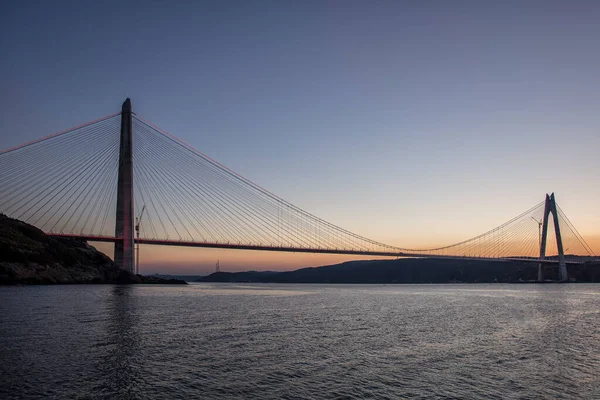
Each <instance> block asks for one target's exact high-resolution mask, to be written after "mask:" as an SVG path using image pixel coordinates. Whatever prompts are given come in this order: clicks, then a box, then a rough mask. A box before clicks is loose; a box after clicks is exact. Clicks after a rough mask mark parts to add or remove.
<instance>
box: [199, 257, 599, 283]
mask: <svg viewBox="0 0 600 400" xmlns="http://www.w3.org/2000/svg"><path fill="white" fill-rule="evenodd" d="M568 271H569V277H570V279H571V280H572V281H575V282H600V263H592V262H588V263H584V264H578V265H569V266H568ZM545 276H546V279H547V280H548V281H557V280H558V268H557V267H556V266H546V267H545ZM536 278H537V264H535V263H524V262H516V261H482V260H443V259H425V258H420V259H417V258H405V259H397V260H368V261H350V262H345V263H342V264H336V265H328V266H323V267H314V268H302V269H298V270H295V271H287V272H260V271H247V272H215V273H213V274H211V275H208V276H205V277H202V278H200V279H198V280H197V282H264V283H269V282H277V283H493V282H499V283H522V282H534V281H535V280H536Z"/></svg>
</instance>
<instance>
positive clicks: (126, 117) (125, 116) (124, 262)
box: [114, 99, 135, 273]
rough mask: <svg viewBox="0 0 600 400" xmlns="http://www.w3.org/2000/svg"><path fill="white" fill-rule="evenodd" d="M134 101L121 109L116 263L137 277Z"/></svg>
mask: <svg viewBox="0 0 600 400" xmlns="http://www.w3.org/2000/svg"><path fill="white" fill-rule="evenodd" d="M132 136H133V135H132V111H131V100H129V99H127V100H125V102H124V103H123V107H122V108H121V144H120V149H119V177H118V182H117V218H116V221H115V238H117V239H118V240H117V241H116V242H115V256H114V261H115V263H116V264H117V265H118V266H119V267H121V268H122V269H124V270H126V271H129V272H131V273H134V272H135V271H134V266H135V253H134V236H133V229H134V223H133V215H134V213H133V212H134V210H133V159H132V158H133V157H132V154H133V143H132Z"/></svg>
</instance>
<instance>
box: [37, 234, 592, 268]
mask: <svg viewBox="0 0 600 400" xmlns="http://www.w3.org/2000/svg"><path fill="white" fill-rule="evenodd" d="M48 236H54V237H66V238H71V239H80V240H85V241H90V242H107V243H117V242H119V241H121V240H122V239H120V238H116V237H109V236H93V235H70V234H56V233H49V234H48ZM135 243H139V244H148V245H156V246H179V247H204V248H213V249H231V250H258V251H280V252H288V253H316V254H343V255H359V256H376V257H406V258H435V259H446V260H480V261H520V262H528V263H535V264H539V263H542V264H558V260H554V259H545V260H539V259H538V258H535V257H507V258H490V257H471V256H451V255H439V254H426V253H409V252H394V251H390V252H385V251H364V250H352V249H350V250H349V249H316V248H302V247H285V246H262V245H248V244H236V243H209V242H185V241H176V240H157V239H135ZM566 263H567V264H582V263H583V261H566Z"/></svg>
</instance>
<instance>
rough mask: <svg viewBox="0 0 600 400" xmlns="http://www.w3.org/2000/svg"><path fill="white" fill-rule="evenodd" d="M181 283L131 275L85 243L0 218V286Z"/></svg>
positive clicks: (4, 217)
mask: <svg viewBox="0 0 600 400" xmlns="http://www.w3.org/2000/svg"><path fill="white" fill-rule="evenodd" d="M54 283H60V284H64V283H181V284H185V283H186V282H185V281H183V280H177V279H162V278H160V277H153V276H151V277H145V276H140V275H133V274H131V273H129V272H127V271H124V270H122V269H120V268H119V267H118V266H117V265H116V264H115V263H114V262H113V261H112V260H111V259H110V258H109V257H108V256H106V255H105V254H104V253H101V252H100V251H98V250H96V249H95V248H94V247H93V246H90V245H89V244H87V243H86V242H84V241H80V240H75V239H67V238H57V237H51V236H48V235H46V234H45V233H44V232H42V231H41V230H39V229H38V228H36V227H34V226H32V225H29V224H26V223H25V222H22V221H19V220H16V219H13V218H9V217H7V216H5V215H3V214H0V284H2V285H15V284H54Z"/></svg>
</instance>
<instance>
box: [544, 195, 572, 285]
mask: <svg viewBox="0 0 600 400" xmlns="http://www.w3.org/2000/svg"><path fill="white" fill-rule="evenodd" d="M550 214H552V219H553V220H554V233H555V235H556V247H557V248H558V277H559V279H560V280H561V281H568V280H569V274H568V272H567V264H566V262H565V252H564V250H563V243H562V236H561V234H560V226H559V224H558V211H557V209H556V200H555V199H554V193H552V194H551V195H548V194H546V204H545V206H544V222H543V225H542V241H541V245H540V260H543V259H544V258H545V257H546V239H547V237H548V217H549V216H550ZM543 280H544V270H543V265H542V264H541V263H540V264H539V266H538V281H543Z"/></svg>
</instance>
